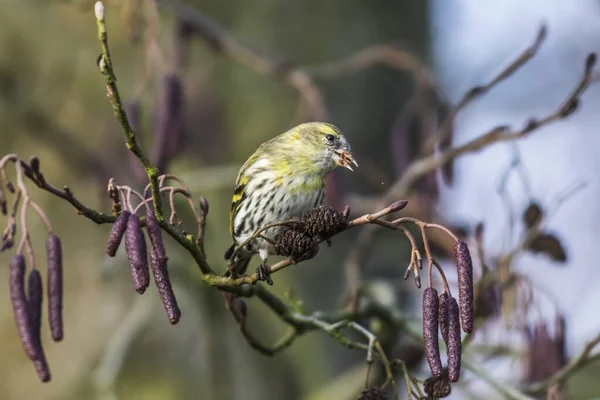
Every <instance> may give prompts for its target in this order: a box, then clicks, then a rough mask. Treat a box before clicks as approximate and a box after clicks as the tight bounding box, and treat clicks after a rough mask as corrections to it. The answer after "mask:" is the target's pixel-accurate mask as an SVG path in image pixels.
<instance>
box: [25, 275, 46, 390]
mask: <svg viewBox="0 0 600 400" xmlns="http://www.w3.org/2000/svg"><path fill="white" fill-rule="evenodd" d="M27 286H28V292H29V296H28V300H27V305H28V308H29V323H30V324H31V333H32V336H33V340H34V344H35V346H36V347H37V354H38V356H37V359H36V360H34V365H35V370H36V372H37V375H38V377H39V378H40V380H41V381H42V382H48V381H49V380H50V378H51V375H50V368H49V366H48V361H47V360H46V355H45V354H44V348H43V347H42V338H41V334H42V332H41V327H42V300H43V288H42V276H41V275H40V272H39V271H38V270H37V269H34V270H32V271H31V272H30V273H29V279H28V285H27Z"/></svg>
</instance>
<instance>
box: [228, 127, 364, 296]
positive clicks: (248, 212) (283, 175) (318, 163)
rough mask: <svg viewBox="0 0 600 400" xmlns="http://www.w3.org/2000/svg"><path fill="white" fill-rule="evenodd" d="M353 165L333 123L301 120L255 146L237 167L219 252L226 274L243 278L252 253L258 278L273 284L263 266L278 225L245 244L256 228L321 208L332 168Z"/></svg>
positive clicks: (278, 230)
mask: <svg viewBox="0 0 600 400" xmlns="http://www.w3.org/2000/svg"><path fill="white" fill-rule="evenodd" d="M350 164H354V165H355V166H356V167H358V163H357V162H356V160H355V159H354V156H353V155H352V150H351V147H350V143H349V142H348V140H347V139H346V137H345V136H344V134H343V133H342V132H341V131H340V129H338V128H337V127H336V126H335V125H332V124H329V123H325V122H307V123H303V124H300V125H298V126H296V127H294V128H292V129H290V130H288V131H287V132H284V133H282V134H280V135H279V136H276V137H274V138H273V139H271V140H269V141H267V142H264V143H263V144H261V145H260V146H259V147H258V149H257V150H256V151H255V152H254V154H252V155H251V156H250V157H249V158H248V160H247V161H246V162H245V163H244V164H243V166H242V167H241V169H240V171H239V173H238V176H237V179H236V182H235V189H234V192H233V199H232V202H231V212H230V221H229V222H230V224H229V228H230V233H231V237H232V239H233V244H232V245H231V246H230V247H229V248H228V250H227V251H226V252H225V260H226V261H229V270H228V272H227V274H228V276H234V277H238V276H243V275H244V274H245V272H246V269H247V268H248V264H249V262H250V260H251V259H252V257H253V256H254V255H255V254H258V255H259V257H260V259H261V264H260V266H259V267H258V268H257V269H256V275H257V278H258V280H261V281H264V282H266V283H268V284H270V285H272V284H273V281H272V280H271V278H270V276H269V273H268V270H267V268H266V266H267V259H268V256H269V255H272V254H274V246H273V243H274V240H275V239H276V238H277V236H278V234H279V233H281V231H282V226H277V227H272V228H268V229H266V230H265V231H263V232H262V236H263V237H264V239H263V238H255V239H252V240H250V241H249V242H248V243H245V242H246V241H247V240H248V239H250V238H251V237H252V235H253V234H254V233H255V232H256V230H258V229H259V228H261V227H264V226H266V225H267V224H271V223H274V222H279V221H284V220H289V219H290V218H293V217H299V216H301V215H302V213H304V212H305V211H307V210H309V209H310V208H313V207H318V206H320V205H322V204H323V201H324V198H325V180H326V178H327V176H328V175H329V174H330V173H331V172H332V171H333V170H334V169H335V168H337V167H338V166H340V167H344V168H347V169H349V170H351V171H352V170H353V169H352V167H351V165H350Z"/></svg>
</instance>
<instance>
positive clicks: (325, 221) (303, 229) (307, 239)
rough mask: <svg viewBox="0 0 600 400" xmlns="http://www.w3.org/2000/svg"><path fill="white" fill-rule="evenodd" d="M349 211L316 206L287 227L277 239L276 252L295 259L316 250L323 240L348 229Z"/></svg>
mask: <svg viewBox="0 0 600 400" xmlns="http://www.w3.org/2000/svg"><path fill="white" fill-rule="evenodd" d="M348 211H349V210H344V212H340V211H338V210H336V209H334V208H332V207H325V206H321V207H314V208H311V209H309V210H308V211H306V212H305V213H304V214H302V216H301V217H300V218H298V219H295V220H294V221H293V222H292V223H291V224H290V225H289V226H287V227H286V229H285V230H283V232H281V234H280V235H278V237H277V239H276V241H275V253H276V254H277V255H280V256H284V257H291V258H292V259H294V260H299V259H301V258H306V257H307V255H309V254H312V255H313V256H314V252H316V250H317V249H318V248H317V244H318V243H319V242H320V241H321V240H328V239H329V238H331V237H332V236H334V235H335V234H337V233H339V232H341V231H343V230H344V229H346V226H347V219H348Z"/></svg>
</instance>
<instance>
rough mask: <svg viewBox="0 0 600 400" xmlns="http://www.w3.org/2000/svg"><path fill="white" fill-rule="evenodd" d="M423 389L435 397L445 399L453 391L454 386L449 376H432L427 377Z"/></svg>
mask: <svg viewBox="0 0 600 400" xmlns="http://www.w3.org/2000/svg"><path fill="white" fill-rule="evenodd" d="M423 391H424V392H425V393H426V394H428V395H430V396H431V397H433V398H434V399H443V398H444V397H447V396H449V395H450V393H451V392H452V387H451V386H450V383H449V382H448V377H447V376H432V377H431V378H428V379H425V383H424V384H423Z"/></svg>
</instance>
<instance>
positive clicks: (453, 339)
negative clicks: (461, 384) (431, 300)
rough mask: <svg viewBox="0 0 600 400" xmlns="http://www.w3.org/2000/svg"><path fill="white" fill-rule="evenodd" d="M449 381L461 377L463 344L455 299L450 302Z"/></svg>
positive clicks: (452, 298)
mask: <svg viewBox="0 0 600 400" xmlns="http://www.w3.org/2000/svg"><path fill="white" fill-rule="evenodd" d="M447 348H448V379H449V380H450V382H456V381H458V378H459V377H460V358H461V351H462V343H461V337H460V312H459V310H458V303H457V302H456V299H455V298H454V297H451V298H450V299H449V301H448V342H447Z"/></svg>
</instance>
